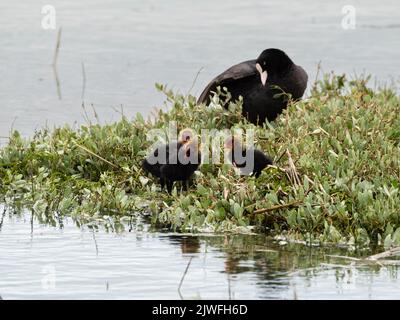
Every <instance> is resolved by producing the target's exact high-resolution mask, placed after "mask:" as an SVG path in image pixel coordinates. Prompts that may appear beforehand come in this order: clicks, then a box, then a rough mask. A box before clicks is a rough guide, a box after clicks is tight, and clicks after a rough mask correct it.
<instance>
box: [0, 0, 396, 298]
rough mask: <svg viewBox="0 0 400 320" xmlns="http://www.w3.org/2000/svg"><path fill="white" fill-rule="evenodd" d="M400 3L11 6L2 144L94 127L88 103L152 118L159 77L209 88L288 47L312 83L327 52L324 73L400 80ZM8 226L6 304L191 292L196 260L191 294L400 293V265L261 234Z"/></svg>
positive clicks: (3, 15)
mask: <svg viewBox="0 0 400 320" xmlns="http://www.w3.org/2000/svg"><path fill="white" fill-rule="evenodd" d="M45 4H52V5H54V7H55V9H56V14H57V16H56V19H57V20H56V22H57V27H62V36H61V48H60V53H59V57H58V72H57V77H58V80H59V83H60V88H59V92H58V91H57V86H56V81H55V75H54V72H53V69H52V67H51V62H52V59H53V54H54V47H55V43H56V36H57V31H54V30H43V29H42V27H41V19H42V14H41V9H42V6H43V5H45ZM347 4H351V5H353V6H354V8H355V9H356V28H355V29H354V30H345V29H343V28H342V25H341V22H342V18H343V14H342V7H343V5H347ZM399 9H400V5H399V4H398V1H396V0H382V1H380V2H379V6H377V5H376V2H375V1H372V0H363V1H351V3H349V2H348V1H338V2H330V3H325V2H322V1H317V0H307V1H302V2H301V3H300V2H298V1H295V0H293V1H276V0H273V1H246V2H243V1H239V0H235V1H230V2H229V5H228V3H227V2H222V1H219V2H216V1H211V0H205V1H201V2H199V1H194V0H193V1H187V0H170V1H161V0H157V1H156V0H153V1H146V2H144V1H134V0H115V1H106V0H85V1H77V0H76V1H68V2H66V1H61V0H58V1H57V0H55V1H36V0H20V1H11V0H7V1H2V2H0V25H1V27H0V47H1V50H0V75H1V77H0V144H4V143H5V142H6V141H7V140H6V137H7V136H8V134H9V130H10V128H11V127H13V128H15V129H18V130H20V131H21V132H22V133H23V134H24V135H25V136H29V135H32V134H33V132H34V130H35V129H37V128H40V127H42V126H44V125H46V124H47V125H49V126H53V125H61V124H65V123H68V124H71V125H74V124H80V123H84V122H85V121H84V117H83V109H82V103H83V102H84V103H85V105H86V106H90V105H91V104H93V106H94V108H95V109H96V111H97V113H98V115H99V118H100V121H101V122H103V123H105V122H111V121H114V120H116V119H118V118H119V114H118V113H117V112H116V111H115V109H118V110H121V109H123V111H124V113H125V114H126V115H127V116H129V117H131V116H133V115H134V114H135V113H137V112H141V113H143V114H145V115H147V114H149V113H150V111H151V110H152V108H154V107H155V106H161V105H162V101H163V97H162V96H161V94H159V93H158V92H156V90H155V89H154V83H155V82H160V83H165V84H168V85H169V86H171V87H173V88H175V89H177V90H179V91H181V92H187V91H189V90H190V89H191V88H192V87H193V88H192V90H191V92H192V93H193V94H195V95H197V94H199V93H200V92H201V90H202V88H203V87H204V86H205V85H206V84H207V82H208V80H210V79H211V78H212V77H213V76H215V75H216V74H218V73H219V72H221V71H223V70H224V69H226V68H227V67H229V66H230V65H232V64H234V63H237V62H240V61H243V60H246V59H250V58H255V57H256V56H257V55H258V54H259V52H260V51H261V50H263V49H265V48H268V47H279V48H282V49H284V50H285V51H286V52H287V53H288V54H289V55H290V56H291V57H292V58H293V60H294V61H295V62H296V63H297V64H300V65H302V66H303V67H304V68H305V69H306V70H307V71H308V73H309V75H310V79H311V81H312V80H313V79H314V77H315V71H316V66H317V64H318V62H319V61H321V63H322V67H323V70H324V71H330V70H335V71H336V72H338V73H339V72H346V73H349V74H360V73H363V72H366V73H371V74H372V75H373V76H374V77H375V78H376V79H377V81H379V82H386V83H392V82H393V83H394V84H395V85H398V84H399V79H400V78H399V73H398V70H400V60H399V59H398V56H399V54H400V22H399V21H400V10H399ZM82 63H83V64H84V68H85V74H86V83H85V90H84V92H83V90H82V87H83V73H82ZM201 68H203V69H202V72H201V73H200V74H199V76H198V79H197V81H196V83H195V84H194V85H192V84H193V80H194V78H195V76H196V74H197V72H198V71H199V70H200V69H201ZM88 110H89V111H88V112H89V116H90V117H91V118H93V115H92V113H91V111H90V110H91V109H90V108H89V109H88ZM2 221H3V223H2V228H1V231H0V274H1V277H0V295H1V296H2V297H3V298H5V299H10V298H83V299H85V298H147V299H149V298H179V297H180V296H179V293H178V285H179V281H180V279H181V277H182V274H183V272H184V270H185V268H186V266H187V264H188V263H189V261H190V267H189V269H188V273H187V275H186V278H185V280H184V282H183V285H182V288H181V294H182V296H183V298H185V299H192V298H202V299H206V298H222V299H228V298H233V299H241V298H244V299H248V298H257V299H266V298H284V299H293V298H299V299H308V298H317V299H318V298H358V299H364V298H365V299H368V298H373V299H375V298H390V299H397V298H399V294H398V292H399V289H400V288H399V286H400V281H399V280H398V279H397V277H398V273H397V269H396V267H380V266H378V265H374V266H372V267H371V266H368V267H367V266H361V265H359V264H355V263H354V262H353V263H350V262H349V261H347V260H343V259H339V260H338V259H334V258H330V257H328V256H327V254H329V252H328V251H327V250H321V249H317V248H313V249H312V250H311V249H309V248H305V247H303V246H298V245H297V246H296V245H290V246H279V245H278V244H277V243H274V242H270V241H267V240H266V239H265V238H264V237H261V236H257V237H256V236H246V237H244V236H235V237H233V236H231V237H223V236H208V237H207V236H205V235H203V236H199V237H182V236H178V235H172V234H165V233H159V232H153V231H149V230H147V226H146V224H144V225H141V224H140V227H138V226H134V227H133V228H132V231H131V232H128V231H125V232H122V233H116V232H109V233H107V232H105V231H99V232H95V233H93V232H92V231H90V230H88V229H87V228H86V229H81V228H78V227H76V226H75V225H74V223H73V222H72V221H70V220H68V221H66V222H65V226H64V228H62V229H60V228H53V227H49V226H41V225H39V224H38V223H37V222H35V221H34V223H33V225H31V223H30V218H29V215H27V216H25V217H15V216H14V217H9V216H8V214H6V215H5V216H4V219H3V220H2ZM32 226H33V227H32ZM31 228H32V230H33V231H31ZM333 251H335V250H333ZM334 253H336V254H337V253H338V252H337V250H336V251H335V252H334ZM339 253H341V254H347V253H346V252H339ZM53 280H54V281H53Z"/></svg>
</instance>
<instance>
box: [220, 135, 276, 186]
mask: <svg viewBox="0 0 400 320" xmlns="http://www.w3.org/2000/svg"><path fill="white" fill-rule="evenodd" d="M225 148H226V149H227V150H228V159H229V161H230V162H231V163H232V164H233V165H234V166H235V167H236V168H239V169H240V172H241V174H243V175H251V174H254V176H255V177H256V178H258V177H259V176H260V174H261V171H262V170H263V169H264V168H266V167H267V166H268V165H271V164H272V163H273V162H272V159H271V158H270V157H268V156H267V155H266V154H265V153H264V152H262V151H261V150H258V149H255V148H244V147H243V145H242V143H241V141H240V139H239V138H238V137H235V136H233V137H229V138H228V139H226V141H225ZM252 164H253V165H252Z"/></svg>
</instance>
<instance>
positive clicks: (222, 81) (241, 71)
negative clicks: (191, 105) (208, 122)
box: [197, 60, 257, 104]
mask: <svg viewBox="0 0 400 320" xmlns="http://www.w3.org/2000/svg"><path fill="white" fill-rule="evenodd" d="M255 74H257V69H256V60H249V61H244V62H242V63H239V64H236V65H234V66H233V67H230V68H229V69H228V70H226V71H224V72H223V73H221V74H220V75H219V76H217V77H215V78H214V79H213V80H212V81H211V82H210V83H209V84H208V85H207V87H206V88H205V89H204V90H203V92H202V94H201V95H200V97H199V99H198V100H197V103H205V104H208V103H210V98H211V97H210V96H212V95H213V92H216V91H217V87H218V86H221V87H223V86H225V85H226V84H228V83H229V82H231V81H235V80H239V79H242V78H246V77H251V76H254V75H255Z"/></svg>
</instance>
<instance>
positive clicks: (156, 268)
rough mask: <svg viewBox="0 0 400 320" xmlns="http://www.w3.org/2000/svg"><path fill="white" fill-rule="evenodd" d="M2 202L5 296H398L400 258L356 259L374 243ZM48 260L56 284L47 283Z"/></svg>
mask: <svg viewBox="0 0 400 320" xmlns="http://www.w3.org/2000/svg"><path fill="white" fill-rule="evenodd" d="M0 210H1V211H0V212H3V214H2V215H1V220H0V226H1V229H0V256H1V257H2V259H1V263H0V273H1V274H2V275H3V276H2V277H1V279H0V293H1V295H2V297H3V298H4V299H10V298H79V299H86V298H99V299H100V298H107V299H109V298H122V299H130V298H136V299H138V298H139V299H143V298H145V299H152V298H161V299H172V298H178V299H179V297H180V296H181V297H182V298H184V299H193V298H201V299H207V298H211V299H309V298H313V299H318V298H335V299H336V298H357V299H365V298H373V299H375V298H389V299H391V298H396V297H397V293H396V290H399V289H400V287H399V286H400V280H399V279H398V274H399V266H398V265H388V264H379V263H376V262H370V263H365V262H363V261H359V260H356V259H357V258H358V257H362V256H366V255H368V254H370V252H363V251H354V252H348V251H346V250H345V249H340V248H336V247H327V248H320V247H307V246H304V245H297V244H284V245H282V243H280V242H278V241H273V240H271V239H270V238H269V237H267V236H265V235H191V234H183V235H182V234H171V233H166V232H160V231H156V230H153V229H151V230H152V231H150V227H149V225H148V224H147V223H145V222H144V221H143V220H141V219H135V218H133V217H132V218H131V219H129V220H127V221H119V223H118V224H117V226H116V225H115V224H111V223H110V225H111V226H110V225H107V224H105V227H103V226H99V225H96V226H94V225H89V226H88V225H86V226H81V225H82V222H79V223H78V222H77V221H73V220H72V219H70V218H68V219H63V224H62V228H60V225H58V224H57V226H56V227H52V226H49V225H44V224H41V223H38V220H37V219H34V220H33V222H32V223H31V215H30V213H29V212H27V213H25V214H23V213H21V214H20V215H17V214H14V213H13V212H8V213H4V212H5V211H3V210H2V208H0ZM78 225H80V227H78ZM107 230H108V231H107ZM129 231H130V232H129ZM340 256H346V257H340ZM348 256H350V258H353V259H350V258H349V257H348ZM394 262H395V261H394ZM48 266H52V267H54V269H55V270H56V271H57V272H56V274H57V286H56V288H55V289H54V290H53V291H49V290H45V289H43V288H41V287H40V283H41V278H42V276H43V275H42V270H43V268H44V267H46V268H47V267H48Z"/></svg>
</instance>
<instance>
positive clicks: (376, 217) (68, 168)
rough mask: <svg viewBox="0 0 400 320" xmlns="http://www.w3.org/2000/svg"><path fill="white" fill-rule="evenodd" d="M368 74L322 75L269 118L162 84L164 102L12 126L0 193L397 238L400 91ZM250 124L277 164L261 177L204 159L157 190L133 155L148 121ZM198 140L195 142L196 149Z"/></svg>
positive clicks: (272, 228) (171, 220) (184, 223)
mask: <svg viewBox="0 0 400 320" xmlns="http://www.w3.org/2000/svg"><path fill="white" fill-rule="evenodd" d="M367 80H368V79H359V80H354V81H348V80H346V78H345V76H334V75H326V76H324V79H323V80H320V81H318V82H316V84H315V85H314V87H313V89H312V92H311V96H310V97H309V98H308V99H306V100H304V101H300V102H296V103H292V104H291V105H290V107H289V108H288V110H287V112H285V113H284V114H282V115H281V116H280V117H279V118H278V119H277V120H276V121H275V122H273V123H268V124H265V125H264V127H255V126H254V125H252V124H250V123H247V121H245V120H243V119H242V118H241V116H240V113H241V106H240V102H238V103H237V104H230V106H229V109H230V110H229V111H227V110H225V109H223V108H222V107H221V106H220V105H218V104H222V102H221V103H220V102H219V100H218V99H216V100H215V103H216V106H215V107H205V106H198V105H196V100H195V98H194V97H192V96H183V95H178V94H174V93H173V92H171V91H168V90H167V89H166V88H165V87H163V86H160V85H159V86H158V88H159V89H160V90H162V91H164V92H165V94H166V96H167V101H168V103H169V104H170V108H169V111H168V112H165V111H158V112H157V114H156V115H155V119H153V120H144V119H143V118H142V116H141V115H137V117H136V118H135V119H134V120H133V121H129V120H128V119H126V118H125V117H122V119H121V120H120V121H119V122H117V123H113V124H110V125H104V126H102V125H98V124H94V125H87V126H81V127H80V128H79V129H78V130H75V129H72V128H71V127H69V126H65V127H62V128H57V129H54V130H48V129H43V130H41V131H39V132H37V133H36V134H35V135H34V136H33V137H32V138H31V139H23V138H22V137H21V136H20V135H19V134H18V132H13V133H12V135H11V137H10V140H9V143H8V145H7V146H5V147H4V148H3V149H2V150H1V151H0V183H1V184H0V195H1V199H0V201H1V202H3V203H5V204H6V205H7V206H8V207H9V208H12V209H13V210H14V211H15V212H18V211H20V210H22V209H24V208H25V209H28V210H31V211H32V212H33V213H34V215H35V216H36V217H37V218H38V219H39V220H40V221H42V222H46V223H51V224H57V223H58V222H59V221H61V220H62V217H63V216H65V215H68V216H71V217H73V218H74V219H75V220H76V221H77V223H79V224H82V223H89V222H90V223H93V222H95V223H96V222H99V223H104V221H109V219H110V218H112V219H113V220H114V221H115V220H120V219H127V218H128V219H129V217H130V216H132V215H134V216H136V215H144V216H146V217H149V220H150V221H151V223H152V224H153V225H154V226H163V227H168V228H172V229H174V230H178V231H196V232H199V231H213V232H226V231H230V232H249V231H257V232H267V233H268V234H271V235H284V236H285V237H287V238H290V239H295V240H302V241H312V242H323V243H326V242H334V243H347V244H354V243H357V244H361V245H368V244H370V243H371V244H372V243H374V244H379V243H381V244H384V245H385V246H386V247H390V246H391V245H392V244H400V192H399V191H400V190H399V188H400V182H399V181H400V116H399V111H400V98H399V97H398V96H397V95H396V94H395V92H394V91H392V90H389V89H377V90H375V91H373V90H371V89H369V88H368V87H367V85H366V83H367ZM170 121H176V122H177V124H178V129H179V130H180V129H183V128H185V127H190V128H193V129H194V130H195V131H197V132H201V129H218V130H222V129H226V128H231V127H232V128H239V129H244V130H246V129H254V130H255V134H256V145H257V147H259V148H260V149H262V150H264V151H265V152H266V153H268V154H270V155H271V156H273V157H274V158H275V161H276V166H273V167H269V168H267V169H265V170H264V172H263V174H262V175H261V177H260V178H258V179H255V178H253V177H243V176H242V177H241V176H239V175H237V173H236V172H235V170H234V169H233V168H232V167H231V166H229V165H216V164H204V165H202V166H201V167H200V170H199V171H198V172H196V175H195V177H194V180H195V184H194V186H192V188H191V189H190V190H189V191H188V192H185V191H183V192H180V191H181V190H180V186H179V185H177V186H176V187H177V189H175V190H174V191H173V193H172V195H168V194H167V193H165V192H160V191H159V186H158V183H157V181H155V180H153V178H152V177H147V176H145V175H144V173H143V172H142V170H141V168H140V163H141V161H142V159H143V157H144V156H145V155H146V152H147V151H148V150H147V149H148V147H149V146H150V145H151V143H152V141H147V139H146V133H147V132H148V131H149V130H150V129H154V128H160V129H165V128H167V127H168V123H169V122H170ZM203 151H204V150H203Z"/></svg>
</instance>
